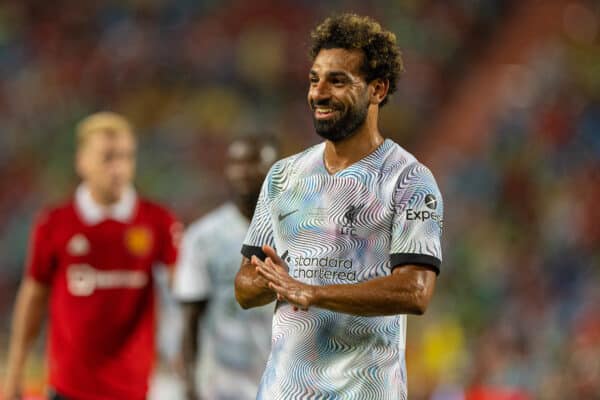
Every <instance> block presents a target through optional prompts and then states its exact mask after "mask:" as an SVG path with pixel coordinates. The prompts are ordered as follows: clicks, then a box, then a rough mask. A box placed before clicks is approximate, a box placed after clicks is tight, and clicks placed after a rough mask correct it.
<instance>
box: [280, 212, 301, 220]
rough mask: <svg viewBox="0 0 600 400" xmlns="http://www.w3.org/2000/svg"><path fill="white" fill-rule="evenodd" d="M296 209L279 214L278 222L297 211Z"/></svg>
mask: <svg viewBox="0 0 600 400" xmlns="http://www.w3.org/2000/svg"><path fill="white" fill-rule="evenodd" d="M297 211H298V210H297V209H296V210H294V211H290V212H289V213H286V214H279V217H278V218H279V222H281V221H283V220H284V219H286V218H287V217H289V216H290V215H292V214H293V213H295V212H297Z"/></svg>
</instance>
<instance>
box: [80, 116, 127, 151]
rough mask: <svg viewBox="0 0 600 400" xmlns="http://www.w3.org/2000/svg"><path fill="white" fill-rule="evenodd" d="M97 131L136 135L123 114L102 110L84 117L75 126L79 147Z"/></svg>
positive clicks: (110, 133)
mask: <svg viewBox="0 0 600 400" xmlns="http://www.w3.org/2000/svg"><path fill="white" fill-rule="evenodd" d="M97 133H105V134H109V135H120V134H128V135H131V136H133V137H135V132H134V130H133V126H132V125H131V123H130V122H129V121H128V120H127V119H126V118H125V117H124V116H122V115H120V114H117V113H114V112H110V111H101V112H97V113H94V114H92V115H89V116H87V117H85V118H84V119H82V120H81V121H80V122H79V123H78V124H77V127H76V128H75V137H76V140H77V148H81V147H82V146H83V145H84V144H85V143H86V142H87V141H88V139H89V138H90V137H91V136H92V135H94V134H97Z"/></svg>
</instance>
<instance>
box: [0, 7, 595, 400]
mask: <svg viewBox="0 0 600 400" xmlns="http://www.w3.org/2000/svg"><path fill="white" fill-rule="evenodd" d="M554 6H556V7H555V8H556V9H557V10H559V13H558V14H556V15H554V17H557V16H558V18H554V19H555V20H556V21H555V26H553V27H552V29H551V31H552V34H551V35H544V37H543V40H539V41H536V42H535V43H533V44H532V45H531V46H529V47H528V49H529V50H528V51H527V52H526V54H522V55H521V56H520V58H519V63H514V62H510V63H507V64H506V65H502V73H501V74H498V76H500V78H498V79H501V84H500V85H499V87H500V88H501V90H500V91H498V92H494V93H493V95H494V96H496V97H497V99H496V101H495V102H494V104H493V106H491V107H489V108H490V109H489V110H488V113H487V114H486V115H487V116H488V118H486V119H485V121H484V122H485V123H483V122H482V123H480V125H479V126H480V128H482V130H481V131H480V132H477V135H474V136H470V137H465V136H464V135H462V136H461V132H457V130H456V129H451V127H449V129H448V130H447V131H445V130H444V129H442V133H443V135H444V136H445V137H444V143H449V144H450V145H451V144H452V143H453V142H454V141H456V143H459V142H460V143H462V144H465V143H466V146H467V147H469V146H468V145H469V144H470V147H469V148H470V149H471V150H470V151H465V152H462V151H459V147H458V146H457V147H456V148H454V147H452V146H448V147H446V148H444V149H443V151H442V152H438V153H436V155H435V159H434V160H433V164H432V170H433V172H434V174H435V175H436V177H438V181H439V184H440V187H441V189H442V193H443V194H444V196H445V205H446V210H445V237H444V242H445V253H444V264H443V267H442V273H441V275H440V278H439V282H438V285H437V293H436V295H435V297H434V301H433V303H432V305H431V306H430V309H429V311H428V313H427V314H426V315H425V316H424V317H420V318H411V319H410V322H409V337H408V343H407V345H408V349H407V351H408V355H407V357H408V370H409V374H408V375H409V393H410V398H411V399H436V400H441V399H462V398H465V396H467V397H466V398H469V399H488V398H489V399H504V398H506V399H509V398H510V399H567V398H573V399H595V398H599V397H598V396H600V395H599V393H600V312H599V311H600V310H599V306H598V305H599V304H600V279H599V278H600V277H599V274H600V272H599V268H598V267H599V265H600V211H599V210H600V208H599V207H598V203H599V201H600V3H598V2H595V1H589V2H585V1H579V2H578V1H573V2H567V1H559V0H555V1H548V2H542V1H520V2H517V1H500V0H458V1H453V2H446V1H436V0H422V1H419V0H409V1H402V2H395V1H389V0H388V1H375V2H369V3H368V4H366V3H363V2H359V1H342V0H338V1H332V2H312V1H308V0H303V1H291V0H284V1H272V0H256V1H252V2H245V1H241V0H237V1H235V0H232V1H224V2H219V1H215V0H205V1H191V0H176V1H166V0H130V1H117V0H112V1H105V2H101V3H100V2H85V1H79V2H76V1H68V0H57V1H53V2H41V1H17V0H6V1H3V2H2V3H0V104H1V106H0V171H2V173H1V176H2V179H1V180H0V252H1V254H2V263H1V267H0V338H1V339H2V340H1V341H0V344H1V345H2V346H1V349H2V351H4V350H5V349H6V334H7V332H8V328H9V317H10V310H11V307H12V304H13V300H14V294H15V291H16V288H17V285H18V282H19V279H20V276H21V274H22V266H23V263H24V260H23V258H24V256H25V253H26V244H27V235H28V232H29V229H30V221H31V219H32V217H33V215H34V213H35V211H36V210H37V209H38V208H39V207H40V206H42V205H44V204H48V203H52V202H55V201H58V200H60V199H62V198H64V197H65V195H66V194H68V193H70V191H71V190H73V188H74V187H75V185H76V183H77V179H76V177H75V175H74V173H73V172H72V170H73V168H72V162H73V161H72V160H73V156H72V155H73V150H74V145H73V126H74V124H75V122H76V121H78V120H79V119H80V118H81V117H82V116H84V115H86V114H88V113H90V112H93V111H96V110H100V109H111V110H115V111H118V112H121V113H123V114H124V115H126V116H128V117H130V118H131V119H132V120H133V121H134V123H135V125H136V127H137V128H138V131H139V132H138V133H139V134H140V145H141V151H140V160H139V167H138V176H139V178H138V180H137V182H138V187H139V189H140V191H141V192H143V193H145V194H148V195H150V196H153V197H154V198H157V199H159V200H161V201H163V202H164V203H165V204H167V205H169V206H170V207H171V208H173V209H174V210H175V211H176V212H177V213H178V214H179V216H180V217H181V218H182V220H183V221H184V222H186V223H187V222H191V221H192V220H193V219H194V218H196V217H198V216H200V215H202V214H203V213H204V212H206V211H208V210H210V209H211V208H212V207H214V206H216V205H217V204H219V202H221V201H223V199H224V198H226V195H227V192H226V188H225V186H224V185H223V184H222V174H221V171H222V166H223V162H224V156H223V153H224V149H225V146H226V144H227V142H228V140H229V139H230V138H231V137H232V136H233V135H237V134H243V133H244V132H248V133H249V132H264V133H273V134H275V135H276V136H277V137H278V139H279V141H280V142H281V147H282V150H283V154H284V155H288V154H291V153H294V152H297V151H299V150H300V149H302V148H304V147H306V146H307V145H310V144H313V143H316V142H317V141H318V137H317V136H316V135H315V134H314V133H313V128H312V123H311V120H310V114H309V112H308V108H307V105H306V100H305V99H306V89H307V69H308V66H309V62H308V57H307V43H308V33H309V31H310V29H311V28H312V27H313V26H314V24H315V23H316V22H317V21H319V20H320V19H322V18H323V17H324V16H326V15H328V14H330V13H331V12H334V11H354V12H357V13H365V14H369V15H372V16H373V17H375V18H376V19H378V20H379V21H381V23H382V24H383V25H384V26H385V27H386V28H388V29H390V30H391V31H393V32H395V33H396V34H397V37H398V41H399V44H400V46H401V48H402V49H403V52H404V57H405V68H406V73H405V75H404V77H403V79H402V80H401V82H400V84H399V88H398V93H397V94H396V95H395V96H394V97H393V98H392V100H391V102H390V104H389V105H388V106H386V107H385V108H384V111H383V115H382V125H381V130H382V132H383V133H384V135H387V136H389V137H391V138H393V139H394V140H396V141H397V142H398V143H400V144H401V145H403V146H404V147H406V148H407V149H408V150H410V151H414V152H415V153H416V154H417V156H418V157H420V158H422V159H423V160H425V161H426V163H427V162H428V160H429V159H430V158H431V155H429V154H428V146H427V144H428V143H431V142H435V140H436V138H437V137H438V136H435V133H436V130H435V129H433V127H434V126H435V124H436V121H438V120H439V119H440V118H441V116H443V115H447V113H448V111H447V110H449V109H450V108H451V107H452V106H453V105H455V104H460V103H459V102H458V101H456V99H457V98H458V97H459V96H460V93H461V91H464V90H465V85H466V84H467V82H469V78H470V77H472V76H473V75H475V74H477V73H479V74H486V73H488V70H487V69H486V68H488V67H487V65H489V64H486V63H485V62H484V61H485V60H486V59H489V58H490V57H491V56H490V52H489V49H493V48H495V47H494V46H495V44H496V43H498V42H503V43H507V44H506V46H504V47H502V48H503V49H505V51H506V52H507V53H506V56H507V57H506V59H507V60H508V59H510V58H511V57H510V55H511V54H510V51H511V49H514V50H515V51H517V48H519V45H520V40H515V39H514V38H513V39H510V37H511V36H510V35H511V30H518V29H519V26H518V25H519V23H520V24H528V25H527V26H528V28H529V29H533V30H535V28H536V25H535V24H536V22H535V21H533V20H528V17H527V16H525V17H519V15H522V14H524V13H526V11H524V10H526V9H527V7H530V8H529V9H531V7H539V8H540V9H541V8H544V7H548V8H551V7H554ZM519 18H520V19H519ZM514 21H517V22H514ZM518 21H520V22H518ZM537 24H541V23H540V22H539V20H538V21H537ZM539 28H540V29H543V28H545V29H549V28H548V27H547V26H546V27H544V26H540V27H539ZM521 39H523V40H525V39H526V38H521ZM511 41H512V42H511ZM511 43H513V44H512V45H511ZM503 55H504V54H501V55H500V57H499V58H502V56H503ZM495 56H496V58H498V54H496V55H495ZM489 74H490V75H491V74H492V72H491V71H489ZM479 89H480V91H481V92H484V93H485V88H479ZM491 95H492V94H490V96H491ZM482 101H483V100H482ZM455 108H456V107H455ZM477 113H478V110H473V109H470V108H465V107H463V109H459V110H458V115H459V117H458V118H459V119H460V118H462V119H465V120H469V119H472V118H475V119H476V118H479V114H477ZM454 118H456V117H454ZM459 126H460V125H459ZM438 135H439V130H438ZM0 355H1V352H0ZM0 360H2V358H0ZM1 373H2V362H1V361H0V374H1ZM494 396H495V397H494Z"/></svg>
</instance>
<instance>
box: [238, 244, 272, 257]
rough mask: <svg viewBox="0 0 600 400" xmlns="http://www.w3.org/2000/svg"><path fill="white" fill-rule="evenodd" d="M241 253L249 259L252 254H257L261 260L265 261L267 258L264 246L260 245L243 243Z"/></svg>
mask: <svg viewBox="0 0 600 400" xmlns="http://www.w3.org/2000/svg"><path fill="white" fill-rule="evenodd" d="M241 253H242V255H243V256H244V257H246V258H248V259H250V258H252V256H256V257H258V259H259V260H261V261H265V258H267V255H266V254H265V252H264V251H262V248H260V247H258V246H247V245H245V244H244V245H242V251H241Z"/></svg>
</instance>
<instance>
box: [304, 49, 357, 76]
mask: <svg viewBox="0 0 600 400" xmlns="http://www.w3.org/2000/svg"><path fill="white" fill-rule="evenodd" d="M362 61H363V52H362V51H361V50H358V49H353V50H347V49H341V48H332V49H321V51H319V54H317V56H316V57H315V60H314V61H313V65H312V68H311V71H315V72H328V71H343V72H348V73H351V74H358V73H359V72H360V67H361V64H362Z"/></svg>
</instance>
